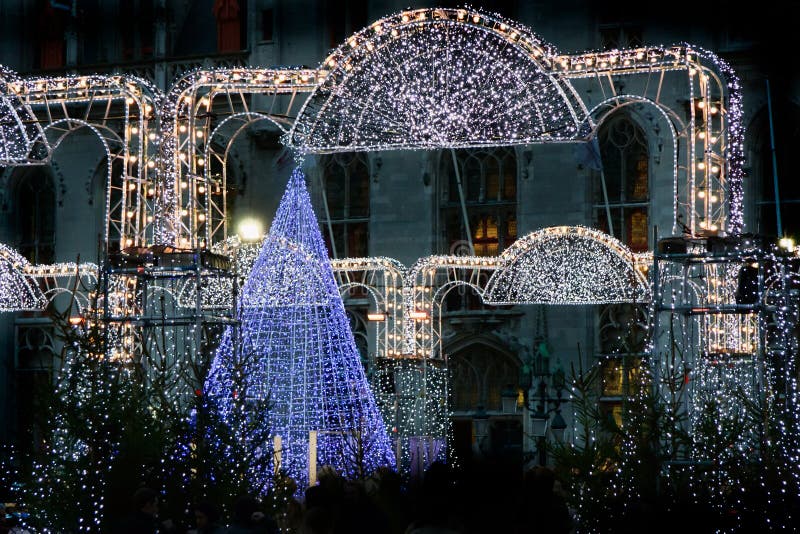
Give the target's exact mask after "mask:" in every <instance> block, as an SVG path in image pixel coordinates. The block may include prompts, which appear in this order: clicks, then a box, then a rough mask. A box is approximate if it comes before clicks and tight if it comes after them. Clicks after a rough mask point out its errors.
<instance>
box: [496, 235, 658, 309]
mask: <svg viewBox="0 0 800 534" xmlns="http://www.w3.org/2000/svg"><path fill="white" fill-rule="evenodd" d="M502 258H503V260H504V262H505V266H504V268H503V269H500V270H498V271H497V272H496V273H495V274H493V275H492V278H491V279H490V280H489V283H488V284H487V286H486V294H485V300H486V301H487V302H488V303H491V304H519V303H527V304H596V303H612V302H644V301H647V300H649V299H650V290H649V287H648V284H647V280H646V279H645V278H644V276H643V275H642V274H641V273H640V272H639V271H638V270H637V269H636V268H635V267H634V264H635V259H634V255H633V253H632V252H631V251H630V250H628V248H627V247H625V245H623V244H622V243H621V242H619V241H618V240H617V239H614V238H613V237H611V236H609V235H607V234H604V233H602V232H599V231H597V230H591V229H589V228H584V227H570V226H556V227H551V228H546V229H544V230H540V231H538V232H534V233H532V234H530V235H528V236H526V237H524V238H523V239H519V240H517V241H516V242H515V243H514V244H513V245H512V246H511V247H509V248H508V249H506V251H505V252H503V256H502Z"/></svg>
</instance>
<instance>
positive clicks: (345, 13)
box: [327, 0, 369, 48]
mask: <svg viewBox="0 0 800 534" xmlns="http://www.w3.org/2000/svg"><path fill="white" fill-rule="evenodd" d="M327 21H328V36H329V37H330V47H331V48H336V47H337V46H339V45H340V44H342V43H343V42H344V41H345V39H347V38H348V37H349V36H350V35H352V34H354V33H356V32H357V31H358V30H360V29H362V28H364V27H365V26H366V25H367V23H368V22H369V19H368V13H367V1H366V0H351V1H350V2H342V3H338V2H330V3H328V9H327Z"/></svg>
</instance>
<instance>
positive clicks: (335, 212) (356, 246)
mask: <svg viewBox="0 0 800 534" xmlns="http://www.w3.org/2000/svg"><path fill="white" fill-rule="evenodd" d="M369 179H370V176H369V166H368V165H367V157H366V155H365V154H363V153H355V152H351V153H347V154H331V155H329V156H326V157H324V158H323V160H322V183H323V185H324V187H325V199H324V201H325V202H326V203H327V215H328V216H329V217H330V228H328V225H327V221H326V220H325V217H326V211H325V210H321V211H320V213H319V216H320V217H321V218H322V235H323V236H324V238H325V245H326V246H327V247H328V253H329V254H330V255H331V257H338V258H347V257H350V258H356V257H364V256H367V251H368V250H369V247H368V245H369ZM331 230H332V231H333V238H334V243H335V244H336V250H335V251H334V250H333V247H332V246H331ZM334 252H335V254H334Z"/></svg>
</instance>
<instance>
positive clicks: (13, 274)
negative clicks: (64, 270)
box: [0, 243, 46, 311]
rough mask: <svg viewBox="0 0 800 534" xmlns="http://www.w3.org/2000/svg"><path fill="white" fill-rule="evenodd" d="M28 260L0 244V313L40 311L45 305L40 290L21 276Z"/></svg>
mask: <svg viewBox="0 0 800 534" xmlns="http://www.w3.org/2000/svg"><path fill="white" fill-rule="evenodd" d="M27 266H28V260H26V259H25V258H23V257H22V256H21V255H20V254H19V253H18V252H17V251H16V250H14V249H12V248H10V247H7V246H5V245H3V244H2V243H0V311H18V310H41V309H43V308H44V306H45V304H46V300H45V297H44V295H42V292H41V290H39V288H38V287H37V286H36V285H35V284H33V283H31V282H30V281H29V280H28V278H27V277H26V276H25V275H24V274H23V269H25V267H27Z"/></svg>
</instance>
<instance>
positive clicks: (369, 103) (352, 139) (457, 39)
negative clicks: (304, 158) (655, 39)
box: [288, 9, 580, 153]
mask: <svg viewBox="0 0 800 534" xmlns="http://www.w3.org/2000/svg"><path fill="white" fill-rule="evenodd" d="M550 56H551V47H550V46H549V45H546V44H545V43H543V42H542V41H541V40H540V39H539V38H538V37H537V36H535V35H534V34H533V33H532V32H530V31H529V30H528V29H526V28H524V27H522V26H520V25H519V24H517V23H512V22H510V21H505V20H502V19H500V18H498V17H497V16H495V15H488V14H485V13H477V12H467V11H466V10H454V9H420V10H414V11H409V12H403V13H398V14H395V15H392V16H390V17H387V18H384V19H381V20H379V21H377V22H375V23H373V24H372V25H370V26H368V27H366V28H364V29H363V30H361V31H360V32H358V33H356V34H355V35H353V36H351V37H350V38H349V39H348V41H347V42H346V43H345V44H343V45H342V46H340V47H339V48H337V49H336V50H335V51H334V52H333V53H332V54H331V55H330V56H328V58H327V59H326V60H325V61H324V62H323V63H322V64H321V65H320V72H321V73H324V74H325V78H324V79H323V81H322V83H321V84H320V86H319V87H318V88H317V89H316V90H315V92H314V93H313V94H312V96H311V97H310V98H309V100H308V101H307V102H306V104H305V106H304V108H303V110H302V112H301V114H300V116H299V117H298V119H297V121H296V122H295V125H294V127H293V129H292V131H291V132H290V134H289V138H288V144H289V145H290V146H294V147H296V148H297V149H298V150H300V151H301V152H313V153H320V152H337V151H352V150H387V149H396V148H445V147H467V146H481V145H506V144H522V143H531V142H544V141H558V140H567V139H575V138H576V134H577V132H578V123H579V120H580V119H579V117H578V113H580V104H579V103H578V102H576V101H574V96H573V95H572V93H571V92H570V91H567V90H565V88H564V87H563V86H562V85H561V83H560V81H559V80H558V79H556V78H554V77H553V76H552V74H551V73H550V69H549V67H550ZM576 108H577V111H576Z"/></svg>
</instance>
